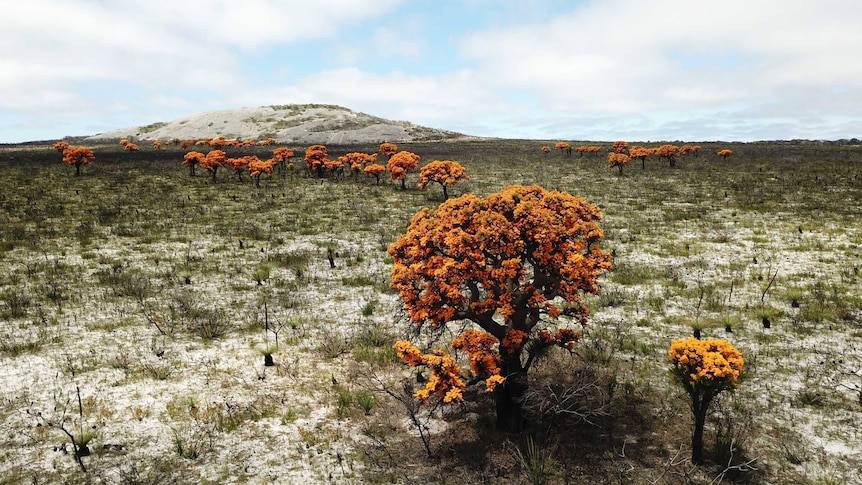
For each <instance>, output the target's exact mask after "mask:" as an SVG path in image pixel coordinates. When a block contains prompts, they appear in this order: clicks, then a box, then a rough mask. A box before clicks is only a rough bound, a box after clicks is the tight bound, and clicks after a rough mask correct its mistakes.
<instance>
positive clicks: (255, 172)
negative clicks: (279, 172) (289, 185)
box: [248, 156, 279, 188]
mask: <svg viewBox="0 0 862 485" xmlns="http://www.w3.org/2000/svg"><path fill="white" fill-rule="evenodd" d="M248 159H249V160H248V173H249V175H251V177H252V178H253V179H254V186H255V187H258V188H259V187H260V176H261V175H263V174H266V176H267V177H270V176H272V169H273V167H275V164H276V163H279V162H278V161H277V160H276V159H275V158H270V159H269V160H261V159H259V158H257V157H255V156H251V157H248Z"/></svg>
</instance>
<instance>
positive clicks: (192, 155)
mask: <svg viewBox="0 0 862 485" xmlns="http://www.w3.org/2000/svg"><path fill="white" fill-rule="evenodd" d="M205 158H206V155H204V154H203V153H201V152H188V153H186V156H185V157H183V165H188V166H189V175H191V176H192V177H194V176H195V165H201V166H203V160H204V159H205Z"/></svg>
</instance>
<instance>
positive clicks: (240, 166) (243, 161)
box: [224, 155, 257, 182]
mask: <svg viewBox="0 0 862 485" xmlns="http://www.w3.org/2000/svg"><path fill="white" fill-rule="evenodd" d="M252 158H257V156H255V155H251V156H247V157H236V158H228V159H226V160H225V161H224V163H225V165H227V166H228V167H230V168H231V170H233V173H235V174H236V176H237V178H238V179H239V181H240V182H242V173H243V172H244V171H245V169H246V168H248V163H249V162H250V161H251V159H252Z"/></svg>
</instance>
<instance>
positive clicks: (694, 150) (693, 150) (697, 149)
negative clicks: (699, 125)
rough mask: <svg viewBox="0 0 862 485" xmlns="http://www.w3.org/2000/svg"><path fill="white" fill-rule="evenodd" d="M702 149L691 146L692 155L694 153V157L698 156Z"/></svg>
mask: <svg viewBox="0 0 862 485" xmlns="http://www.w3.org/2000/svg"><path fill="white" fill-rule="evenodd" d="M701 148H702V147H701V146H700V145H692V146H691V153H693V154H694V156H697V154H698V152H700V149H701Z"/></svg>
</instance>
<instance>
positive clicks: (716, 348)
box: [668, 337, 744, 464]
mask: <svg viewBox="0 0 862 485" xmlns="http://www.w3.org/2000/svg"><path fill="white" fill-rule="evenodd" d="M668 357H669V358H670V362H671V364H673V367H672V368H671V372H673V375H674V377H675V378H676V381H677V382H679V384H680V385H682V387H683V388H684V389H685V392H686V393H688V395H689V397H690V398H691V411H692V413H693V414H694V432H693V433H692V438H691V461H692V462H693V463H695V464H698V463H701V462H702V461H703V427H704V424H706V415H707V411H708V410H709V405H710V404H711V403H712V400H713V399H714V398H715V397H716V396H718V395H719V394H720V393H722V392H724V391H728V390H732V389H735V388H736V386H737V381H738V379H739V376H740V374H742V366H743V363H744V361H743V359H742V354H741V353H739V351H738V350H736V348H735V347H734V346H733V344H731V343H730V342H727V341H725V340H700V339H697V338H694V337H691V338H688V339H684V340H674V341H673V342H672V343H671V346H670V350H668Z"/></svg>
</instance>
